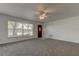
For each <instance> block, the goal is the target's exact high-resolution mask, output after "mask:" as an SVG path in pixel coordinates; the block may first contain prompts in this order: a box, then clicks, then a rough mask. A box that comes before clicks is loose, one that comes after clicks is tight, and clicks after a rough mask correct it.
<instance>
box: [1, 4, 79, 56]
mask: <svg viewBox="0 0 79 59" xmlns="http://www.w3.org/2000/svg"><path fill="white" fill-rule="evenodd" d="M0 56H79V3H0Z"/></svg>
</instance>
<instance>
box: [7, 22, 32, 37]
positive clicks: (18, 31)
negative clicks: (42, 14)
mask: <svg viewBox="0 0 79 59" xmlns="http://www.w3.org/2000/svg"><path fill="white" fill-rule="evenodd" d="M26 35H29V36H32V35H33V24H27V23H21V22H14V21H8V37H17V36H26Z"/></svg>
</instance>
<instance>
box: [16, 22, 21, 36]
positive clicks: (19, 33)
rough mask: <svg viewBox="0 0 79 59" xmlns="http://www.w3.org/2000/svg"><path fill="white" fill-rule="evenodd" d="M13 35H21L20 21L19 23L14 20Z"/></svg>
mask: <svg viewBox="0 0 79 59" xmlns="http://www.w3.org/2000/svg"><path fill="white" fill-rule="evenodd" d="M15 35H17V36H21V35H22V23H20V22H16V29H15Z"/></svg>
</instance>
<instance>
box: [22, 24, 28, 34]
mask: <svg viewBox="0 0 79 59" xmlns="http://www.w3.org/2000/svg"><path fill="white" fill-rule="evenodd" d="M27 29H28V24H23V35H27V34H28V30H27Z"/></svg>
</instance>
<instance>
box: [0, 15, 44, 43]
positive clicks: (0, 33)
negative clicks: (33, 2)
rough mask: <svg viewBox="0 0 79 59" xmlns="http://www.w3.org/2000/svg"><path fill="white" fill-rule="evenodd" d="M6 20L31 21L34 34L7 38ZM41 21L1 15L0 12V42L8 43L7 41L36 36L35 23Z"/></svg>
mask: <svg viewBox="0 0 79 59" xmlns="http://www.w3.org/2000/svg"><path fill="white" fill-rule="evenodd" d="M8 20H13V21H18V22H25V23H32V24H33V25H34V30H33V31H34V35H33V36H31V37H30V36H25V37H15V38H8ZM38 24H41V25H43V24H42V23H40V22H34V21H30V20H23V19H20V18H16V17H12V16H8V15H2V14H0V44H3V43H8V42H15V41H20V40H26V39H30V38H37V25H38Z"/></svg>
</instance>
